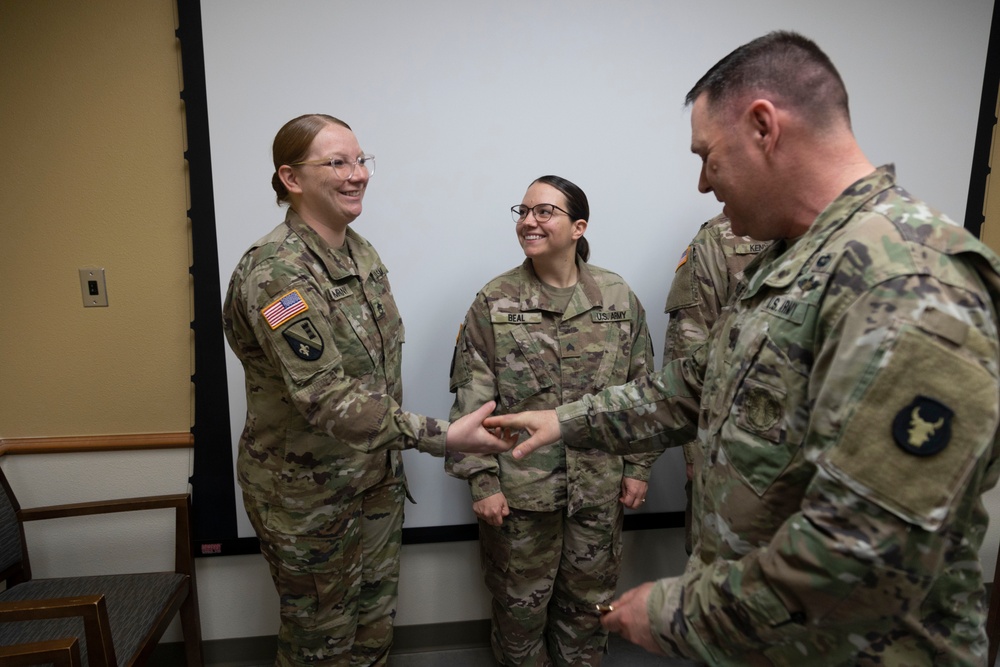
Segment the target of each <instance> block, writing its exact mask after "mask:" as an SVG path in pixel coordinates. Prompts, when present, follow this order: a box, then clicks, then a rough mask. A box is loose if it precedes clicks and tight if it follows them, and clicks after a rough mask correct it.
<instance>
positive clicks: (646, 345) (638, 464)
mask: <svg viewBox="0 0 1000 667" xmlns="http://www.w3.org/2000/svg"><path fill="white" fill-rule="evenodd" d="M629 300H630V303H631V307H632V308H633V309H635V311H636V312H638V313H639V316H638V318H637V320H636V325H637V326H636V327H635V329H634V330H633V336H632V349H631V353H630V359H629V373H628V379H629V380H634V379H636V378H639V377H643V376H645V375H646V374H648V373H651V372H653V369H654V368H655V365H654V359H653V341H652V339H651V338H650V336H649V328H648V326H647V325H646V311H645V310H644V309H643V307H642V305H641V304H640V303H639V300H638V299H637V298H636V297H635V295H634V294H630V295H629ZM661 452H662V448H660V449H656V450H654V451H651V452H644V453H634V454H625V455H624V456H623V457H622V458H623V459H624V460H625V470H624V476H625V477H629V478H631V479H637V480H640V481H643V482H648V481H649V476H650V473H651V471H652V467H653V464H654V463H655V462H656V459H658V458H659V456H660V453H661Z"/></svg>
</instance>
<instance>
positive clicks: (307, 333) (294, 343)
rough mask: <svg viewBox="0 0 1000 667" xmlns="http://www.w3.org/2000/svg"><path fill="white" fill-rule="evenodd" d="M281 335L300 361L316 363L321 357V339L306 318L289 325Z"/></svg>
mask: <svg viewBox="0 0 1000 667" xmlns="http://www.w3.org/2000/svg"><path fill="white" fill-rule="evenodd" d="M281 335H282V336H284V337H285V341H287V342H288V345H289V347H291V348H292V352H294V353H295V354H296V356H298V357H299V358H300V359H304V360H305V361H316V360H317V359H319V358H320V357H321V356H323V338H322V336H320V335H319V332H318V331H316V328H315V327H314V326H313V324H312V322H310V321H309V320H308V318H307V319H304V320H299V321H298V322H296V323H294V324H291V325H289V326H288V327H286V328H285V330H284V331H282V332H281Z"/></svg>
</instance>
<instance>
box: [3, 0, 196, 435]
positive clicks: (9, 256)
mask: <svg viewBox="0 0 1000 667" xmlns="http://www.w3.org/2000/svg"><path fill="white" fill-rule="evenodd" d="M173 27H174V7H173V2H172V0H143V1H142V2H133V1H131V0H100V1H99V2H73V1H69V0H39V1H35V0H32V1H31V2H21V1H17V0H3V2H2V4H0V63H3V67H0V90H2V91H3V93H2V97H3V102H2V103H0V137H2V146H3V149H2V155H3V159H2V161H0V201H2V202H3V207H2V211H3V213H2V215H3V225H2V229H0V285H2V287H0V293H2V294H3V304H4V305H3V312H4V316H3V317H0V340H2V341H3V345H2V348H0V355H2V357H0V368H2V369H3V370H2V371H0V372H2V374H3V377H4V381H3V382H0V437H7V438H11V437H25V436H50V435H51V436H60V435H89V434H117V433H147V432H171V431H187V430H188V429H189V428H190V425H191V418H192V415H191V411H192V408H191V383H190V375H191V363H192V362H191V343H190V336H191V334H190V329H189V322H190V319H191V317H190V302H191V300H190V297H189V287H188V283H189V276H188V265H189V263H190V262H189V259H188V258H189V236H190V235H189V233H188V223H187V217H186V209H187V205H186V181H185V172H184V169H185V165H184V159H183V148H184V147H183V107H182V103H181V101H180V98H179V95H178V91H179V60H177V59H176V58H175V57H174V55H173V54H175V53H177V52H178V47H177V46H176V44H175V40H174V38H173ZM87 266H101V267H104V268H105V271H106V276H107V289H108V295H109V304H110V305H109V306H108V307H107V308H84V307H83V302H82V297H81V293H80V284H79V276H78V272H77V270H78V269H79V268H81V267H87Z"/></svg>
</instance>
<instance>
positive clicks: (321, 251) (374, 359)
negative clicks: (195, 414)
mask: <svg viewBox="0 0 1000 667" xmlns="http://www.w3.org/2000/svg"><path fill="white" fill-rule="evenodd" d="M346 246H347V247H348V248H349V250H350V256H349V257H348V256H346V255H345V254H344V253H340V252H337V251H335V250H333V249H331V248H329V246H327V245H326V244H325V243H324V242H323V241H322V240H321V239H320V238H319V236H318V235H317V234H316V233H315V232H314V231H313V230H312V229H310V228H309V226H308V225H307V224H306V223H305V222H304V221H303V220H302V219H301V218H300V217H299V216H298V215H297V214H296V213H295V211H293V210H289V211H288V214H287V216H286V219H285V222H284V223H283V224H281V225H278V227H276V228H275V229H274V230H273V231H272V232H271V233H270V234H268V235H267V236H265V237H264V238H262V239H260V240H259V241H257V242H256V243H255V244H254V245H253V246H252V247H251V248H250V249H249V250H248V251H247V253H246V254H245V255H244V256H243V258H242V259H241V260H240V263H239V265H238V266H237V268H236V271H235V272H234V273H233V277H232V280H231V281H230V285H229V291H228V293H227V295H226V301H225V305H224V307H223V317H224V327H225V331H226V337H227V339H228V341H229V345H230V346H231V347H232V349H233V351H234V352H235V353H236V355H237V356H238V357H239V358H240V361H242V362H243V367H244V371H245V375H246V388H247V391H246V394H247V419H246V425H245V427H244V430H243V434H242V436H241V437H240V447H239V454H238V457H237V465H236V469H237V477H238V479H239V482H240V485H241V486H242V487H243V489H244V491H245V492H246V493H248V494H250V495H251V496H252V497H254V498H257V499H259V500H262V501H265V502H268V503H270V504H272V505H280V506H282V507H286V508H289V509H311V508H315V507H319V506H321V505H329V504H336V503H337V502H340V501H341V500H344V499H347V498H350V497H352V496H354V495H356V494H358V493H360V492H362V491H363V490H364V489H365V488H367V487H368V486H370V485H372V484H374V483H375V482H377V481H379V480H380V479H381V478H382V476H383V474H384V472H385V469H386V467H387V465H389V466H391V467H392V469H393V470H396V471H398V473H397V474H398V476H399V477H400V478H402V475H403V473H402V462H401V459H400V456H399V453H398V452H395V451H394V452H393V453H390V454H388V455H387V453H386V451H387V450H401V449H404V448H408V447H417V448H419V449H420V450H422V451H428V452H431V453H433V454H435V455H438V456H442V455H443V454H444V442H445V434H446V431H447V425H448V424H447V422H444V421H440V420H436V419H429V418H425V417H423V416H420V415H416V414H413V413H410V412H407V411H404V410H403V409H402V408H401V407H400V404H401V402H402V397H403V389H402V382H401V379H400V363H401V354H402V346H403V341H404V338H405V333H404V329H403V323H402V321H401V319H400V317H399V311H398V310H397V308H396V303H395V301H394V300H393V297H392V290H391V288H390V286H389V279H388V270H387V269H386V267H385V265H384V264H383V263H382V261H381V259H380V258H379V256H378V253H376V252H375V249H374V248H373V247H372V246H371V245H370V244H369V243H368V242H367V241H366V240H365V239H364V238H362V237H361V236H360V235H358V234H357V233H355V232H354V231H353V230H351V229H350V228H348V230H347V241H346ZM352 258H353V261H352ZM292 290H297V291H298V293H299V294H300V295H301V298H302V299H303V300H304V301H305V303H306V304H307V306H308V309H307V310H305V311H302V312H300V313H298V314H297V315H295V316H294V317H292V318H291V319H289V320H287V321H285V322H283V323H282V324H281V325H280V326H278V327H277V328H273V329H272V328H271V326H270V325H269V324H268V323H267V321H266V320H265V319H264V317H263V316H262V315H261V311H262V310H263V309H264V308H266V307H267V306H268V305H269V304H272V303H273V302H275V301H276V300H277V299H279V298H280V297H282V295H285V294H288V293H289V292H291V291H292ZM303 345H307V346H310V347H309V351H307V352H303V348H302V346H303ZM317 351H318V354H317ZM311 356H315V358H314V359H313V358H307V357H311Z"/></svg>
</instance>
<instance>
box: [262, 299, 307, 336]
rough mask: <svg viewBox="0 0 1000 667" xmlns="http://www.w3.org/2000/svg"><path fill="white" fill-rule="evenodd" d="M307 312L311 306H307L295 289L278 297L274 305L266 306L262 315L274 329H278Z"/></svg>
mask: <svg viewBox="0 0 1000 667" xmlns="http://www.w3.org/2000/svg"><path fill="white" fill-rule="evenodd" d="M307 310H309V306H308V305H306V302H305V299H303V298H302V295H301V294H299V291H298V290H297V289H293V290H292V291H290V292H286V293H285V294H283V295H281V296H280V297H278V299H277V300H276V301H274V302H273V303H271V304H269V305H267V306H264V307H263V308H262V309H261V311H260V314H261V315H263V316H264V320H265V321H266V322H267V323H268V325H270V327H271V328H272V329H277V328H278V327H279V326H281V325H282V324H283V323H284V322H287V321H288V320H290V319H292V318H293V317H295V316H296V315H298V314H299V313H304V312H305V311H307Z"/></svg>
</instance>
